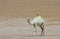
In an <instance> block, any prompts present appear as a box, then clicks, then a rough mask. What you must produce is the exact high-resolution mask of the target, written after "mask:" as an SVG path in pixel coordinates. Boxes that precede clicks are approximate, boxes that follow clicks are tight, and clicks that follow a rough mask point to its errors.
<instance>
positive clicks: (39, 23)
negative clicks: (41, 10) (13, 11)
mask: <svg viewBox="0 0 60 39" xmlns="http://www.w3.org/2000/svg"><path fill="white" fill-rule="evenodd" d="M26 20H27V22H28V23H29V24H31V25H33V27H34V28H35V32H36V26H39V27H40V28H41V30H42V31H41V36H43V35H44V22H45V20H44V19H43V18H42V17H41V16H40V15H39V14H37V16H36V17H35V18H33V19H32V20H31V19H30V17H27V18H26Z"/></svg>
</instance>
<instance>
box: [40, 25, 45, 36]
mask: <svg viewBox="0 0 60 39" xmlns="http://www.w3.org/2000/svg"><path fill="white" fill-rule="evenodd" d="M39 27H40V28H41V30H42V31H41V36H44V25H39Z"/></svg>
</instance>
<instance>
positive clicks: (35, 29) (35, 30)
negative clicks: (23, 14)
mask: <svg viewBox="0 0 60 39" xmlns="http://www.w3.org/2000/svg"><path fill="white" fill-rule="evenodd" d="M33 27H34V35H37V28H36V24H33Z"/></svg>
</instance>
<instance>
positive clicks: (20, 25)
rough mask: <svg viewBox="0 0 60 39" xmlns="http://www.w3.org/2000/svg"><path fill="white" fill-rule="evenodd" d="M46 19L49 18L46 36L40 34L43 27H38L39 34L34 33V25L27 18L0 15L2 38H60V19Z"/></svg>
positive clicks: (0, 35) (46, 25)
mask: <svg viewBox="0 0 60 39" xmlns="http://www.w3.org/2000/svg"><path fill="white" fill-rule="evenodd" d="M45 19H47V20H48V22H47V23H46V24H45V36H40V32H41V29H40V28H39V27H37V35H34V28H33V26H32V25H29V24H28V23H27V22H26V19H25V18H1V17H0V39H60V21H58V20H59V19H55V18H53V19H52V18H45ZM53 20H55V21H53Z"/></svg>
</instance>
